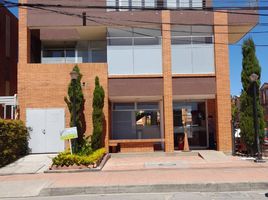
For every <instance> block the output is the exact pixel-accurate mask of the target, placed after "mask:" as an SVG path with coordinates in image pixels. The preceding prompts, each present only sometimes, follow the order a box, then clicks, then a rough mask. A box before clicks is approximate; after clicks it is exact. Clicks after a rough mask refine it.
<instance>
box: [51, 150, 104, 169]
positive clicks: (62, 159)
mask: <svg viewBox="0 0 268 200" xmlns="http://www.w3.org/2000/svg"><path fill="white" fill-rule="evenodd" d="M104 154H105V149H104V148H102V149H98V150H96V151H94V152H93V153H92V154H90V155H78V154H72V155H71V154H70V152H63V153H60V154H59V155H58V156H57V157H55V158H53V160H52V166H57V167H59V166H61V167H63V166H67V167H69V166H72V165H78V166H80V165H83V166H89V165H95V164H96V163H98V161H100V159H101V158H102V157H103V156H104Z"/></svg>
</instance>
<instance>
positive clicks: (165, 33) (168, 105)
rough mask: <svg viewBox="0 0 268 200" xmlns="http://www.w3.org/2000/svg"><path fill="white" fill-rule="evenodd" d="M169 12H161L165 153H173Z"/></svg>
mask: <svg viewBox="0 0 268 200" xmlns="http://www.w3.org/2000/svg"><path fill="white" fill-rule="evenodd" d="M170 30H171V26H170V11H162V60H163V61H162V62H163V64H162V65H163V87H164V88H163V93H164V101H163V103H164V106H163V107H164V109H163V110H164V116H163V117H164V120H163V121H164V135H165V151H166V152H173V151H174V130H173V129H174V127H173V99H172V97H173V96H172V68H171V33H170Z"/></svg>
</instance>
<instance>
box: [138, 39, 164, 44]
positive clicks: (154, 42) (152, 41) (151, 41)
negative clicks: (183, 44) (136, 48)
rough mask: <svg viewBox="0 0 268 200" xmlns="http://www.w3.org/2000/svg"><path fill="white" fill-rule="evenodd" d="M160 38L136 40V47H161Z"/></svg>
mask: <svg viewBox="0 0 268 200" xmlns="http://www.w3.org/2000/svg"><path fill="white" fill-rule="evenodd" d="M159 43H160V42H159V38H134V45H159Z"/></svg>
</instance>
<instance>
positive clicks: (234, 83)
mask: <svg viewBox="0 0 268 200" xmlns="http://www.w3.org/2000/svg"><path fill="white" fill-rule="evenodd" d="M13 1H15V0H13ZM262 4H263V5H262ZM260 6H264V3H260ZM11 11H12V12H13V13H14V14H15V15H16V16H17V15H18V11H17V9H16V8H12V9H11ZM260 13H262V14H267V15H268V11H260ZM260 23H268V16H267V17H266V16H261V17H260ZM261 31H266V32H267V33H257V34H256V33H251V32H261ZM251 32H249V33H248V34H247V35H246V36H245V37H244V38H242V39H241V40H240V41H239V42H238V43H237V44H242V42H243V40H244V39H245V38H247V37H252V38H253V40H254V42H255V44H256V45H260V44H267V47H259V46H257V47H256V51H257V57H258V59H259V62H260V65H261V67H262V77H261V81H262V83H264V82H268V26H261V25H257V26H256V27H255V28H254V29H252V31H251ZM229 58H230V79H231V94H232V95H240V92H241V89H242V85H241V81H240V74H241V70H242V53H241V46H238V45H230V46H229Z"/></svg>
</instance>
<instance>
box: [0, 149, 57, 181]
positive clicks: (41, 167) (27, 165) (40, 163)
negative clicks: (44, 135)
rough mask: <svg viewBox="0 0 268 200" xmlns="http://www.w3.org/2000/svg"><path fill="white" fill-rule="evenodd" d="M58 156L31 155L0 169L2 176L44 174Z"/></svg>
mask: <svg viewBox="0 0 268 200" xmlns="http://www.w3.org/2000/svg"><path fill="white" fill-rule="evenodd" d="M55 156H56V154H30V155H27V156H24V157H22V158H20V159H19V160H17V161H15V162H13V163H11V164H9V165H7V166H4V167H2V168H0V176H3V175H15V174H35V173H43V172H44V171H45V170H47V169H48V168H49V167H50V166H51V163H52V158H53V157H55Z"/></svg>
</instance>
